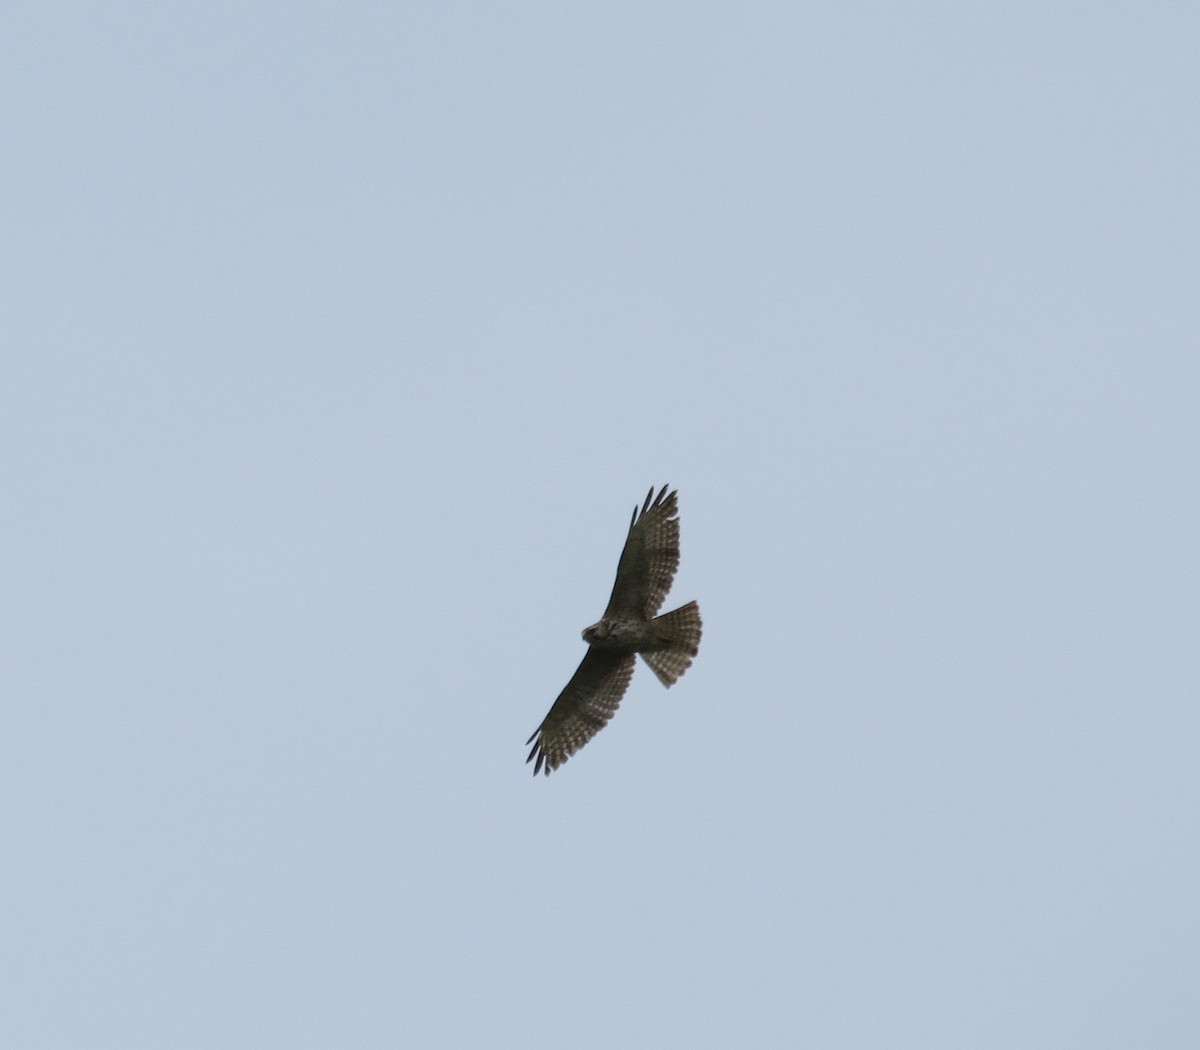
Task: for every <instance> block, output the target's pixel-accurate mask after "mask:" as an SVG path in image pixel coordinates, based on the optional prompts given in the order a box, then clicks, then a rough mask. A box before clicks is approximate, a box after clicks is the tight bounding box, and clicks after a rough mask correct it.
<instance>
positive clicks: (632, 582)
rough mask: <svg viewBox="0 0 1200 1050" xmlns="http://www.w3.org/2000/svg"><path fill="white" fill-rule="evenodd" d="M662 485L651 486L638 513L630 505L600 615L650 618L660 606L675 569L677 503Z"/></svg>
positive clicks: (673, 576)
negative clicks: (626, 532)
mask: <svg viewBox="0 0 1200 1050" xmlns="http://www.w3.org/2000/svg"><path fill="white" fill-rule="evenodd" d="M676 496H677V494H676V493H674V492H667V486H666V485H664V486H663V487H662V488H661V489H660V490H659V493H658V495H657V496H655V495H654V489H651V490H650V492H649V493H648V494H647V496H646V502H645V503H643V504H642V510H641V514H639V513H638V509H637V507H634V508H633V518H632V519H631V520H630V522H629V535H628V536H626V537H625V549H624V550H623V551H621V560H620V561H619V562H618V563H617V582H616V583H614V584H613V590H612V597H611V598H609V599H608V608H607V609H605V610H604V615H605V616H606V617H607V616H617V617H628V618H631V619H641V620H650V619H652V618H653V617H654V615H655V614H656V613H657V612H658V610H659V608H660V607H661V606H662V603H663V599H664V598H666V596H667V591H669V590H670V589H671V581H672V580H673V579H675V570H676V569H678V568H679V517H678V514H679V503H678V500H677V498H676Z"/></svg>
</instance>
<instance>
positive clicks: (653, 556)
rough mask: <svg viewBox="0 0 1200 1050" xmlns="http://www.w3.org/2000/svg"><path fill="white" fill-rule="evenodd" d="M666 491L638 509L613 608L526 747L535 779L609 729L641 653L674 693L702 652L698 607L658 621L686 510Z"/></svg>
mask: <svg viewBox="0 0 1200 1050" xmlns="http://www.w3.org/2000/svg"><path fill="white" fill-rule="evenodd" d="M667 488H668V486H667V485H664V486H663V487H662V488H661V489H660V490H659V493H658V495H657V496H655V495H654V489H653V488H651V489H650V491H649V493H647V495H646V500H645V502H644V503H643V504H642V506H641V510H640V512H639V510H638V508H637V506H636V505H635V506H634V508H633V517H632V518H631V519H630V522H629V535H628V536H626V537H625V549H624V550H622V551H621V560H620V561H619V562H618V563H617V581H616V583H614V584H613V590H612V597H611V598H609V599H608V608H607V609H605V610H604V615H603V616H602V617H601V618H600V619H599V620H598V621H597V622H596V623H594V624H592V625H591V627H585V628H584V629H583V640H584V641H585V642H587V644H588V651H587V653H586V654H585V655H584V657H583V662H582V663H581V664H580V665H579V668H578V670H576V672H575V674H574V675H572V676H571V680H570V681H569V682H568V683H567V685H566V688H565V689H563V691H562V692H561V693H559V694H558V699H557V700H555V701H554V704H553V706H552V707H551V708H550V711H549V713H548V714H547V715H546V717H545V718H544V719H543V720H542V724H541V725H540V726H538V727H537V729H535V730H534V731H533V736H531V737H530V738H529V739H528V740H527V741H525V743H527V744H533V750H532V751H530V752H529V757H528V758H527V759H526V760H525V761H526V762H533V760H534V759H535V758H536V759H537V761H536V762H535V763H534V767H533V775H534V776H537V775H538V773H540V772H541V771H542V770H543V769H544V770H545V772H546V775H547V776H549V775H550V773H551V771H552V770H555V769H557V768H558V767H559V766H561V765H562V764H563V763H564V762H565V761H566V760H567V759H568V758H570V757H571V756H572V755H573V754H575V752H576V751H578V750H579V749H580V748H581V747H583V745H584V744H586V743H587V742H588V741H589V740H591V739H592V737H594V736H595V735H596V734H597V733H599V732H600V730H601V729H603V728H604V727H605V726H606V725H607V724H608V720H609V719H610V718H612V716H613V714H614V713H615V712H616V710H617V707H618V705H619V704H620V703H621V697H623V696H624V695H625V690H626V689H627V688H629V680H630V679H631V678H632V677H633V665H634V663H635V660H634V657H635V655H636V654H638V653H641V655H642V659H643V660H645V661H646V663H647V664H649V665H650V670H652V671H653V672H654V673H655V674H656V675H658V680H659V681H660V682H662V684H663V685H665V686H671V685H673V684H674V683H675V681H676V680H677V679H678V678H679V676H680V675H682V674H683V672H684V671H686V670H687V669H688V668H689V667H690V666H691V663H692V657H694V656H695V655H696V653H697V652H699V650H700V628H701V622H700V606H698V605H697V604H696V603H695V602H688V603H687V605H681V606H680V607H679V608H678V609H675V610H674V611H672V612H669V613H664V614H663V615H662V616H657V615H656V614H657V612H658V610H659V607H660V606H661V605H662V603H663V599H664V598H666V596H667V591H669V590H670V589H671V581H672V580H673V579H674V578H675V570H676V569H678V568H679V517H678V513H679V505H678V502H677V500H676V496H677V493H675V492H668V491H667ZM535 738H536V740H537V743H536V744H534V743H533V742H534V740H535Z"/></svg>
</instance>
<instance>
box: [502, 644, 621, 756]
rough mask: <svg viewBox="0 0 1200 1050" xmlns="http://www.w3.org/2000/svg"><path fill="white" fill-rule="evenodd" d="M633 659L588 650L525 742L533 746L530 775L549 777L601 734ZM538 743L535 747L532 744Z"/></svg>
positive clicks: (611, 713)
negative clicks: (540, 722) (539, 774)
mask: <svg viewBox="0 0 1200 1050" xmlns="http://www.w3.org/2000/svg"><path fill="white" fill-rule="evenodd" d="M635 659H636V658H635V656H634V655H633V654H632V653H630V654H628V655H625V656H622V655H620V654H619V653H610V652H604V651H603V650H601V649H591V648H589V649H588V651H587V652H586V653H585V654H584V657H583V660H582V661H581V662H580V664H579V666H578V667H577V668H576V669H575V673H574V674H573V675H572V676H571V680H570V681H569V682H568V683H567V684H566V686H565V687H564V688H563V691H562V692H561V693H559V694H558V699H557V700H555V701H554V703H553V704H552V705H551V707H550V710H549V712H548V713H547V714H546V717H545V718H544V719H542V724H541V725H540V726H538V727H537V729H535V730H534V731H533V735H532V736H531V737H530V738H529V739H528V740H526V741H525V743H526V744H533V750H532V751H530V752H529V757H528V758H527V759H525V761H526V762H527V763H528V762H534V759H535V758H536V760H537V761H536V762H534V766H533V775H534V776H535V777H536V776H537V775H538V773H541V772H543V771H544V772H545V774H546V776H549V775H550V774H551V773H552V772H553V771H554V770H556V769H557V768H558V767H559V766H561V765H562V764H563V763H564V762H566V760H567V759H568V758H570V757H571V756H572V755H573V754H575V752H576V751H578V750H579V749H580V748H581V747H583V745H584V744H586V743H587V742H588V741H589V740H591V739H592V737H594V736H595V735H596V734H597V733H599V732H600V730H601V729H603V728H604V727H605V726H606V725H608V721H609V719H610V718H612V716H613V715H614V714H615V713H616V710H617V708H618V707H619V706H620V703H621V698H622V697H623V696H624V695H625V690H626V689H628V688H629V681H630V679H631V678H632V677H633V665H634V661H635ZM535 740H536V741H537V743H534V741H535Z"/></svg>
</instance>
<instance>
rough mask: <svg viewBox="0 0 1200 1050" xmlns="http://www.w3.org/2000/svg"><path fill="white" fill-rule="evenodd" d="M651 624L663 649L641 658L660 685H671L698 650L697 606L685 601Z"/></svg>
mask: <svg viewBox="0 0 1200 1050" xmlns="http://www.w3.org/2000/svg"><path fill="white" fill-rule="evenodd" d="M650 625H651V626H652V627H653V628H654V630H655V632H656V633H657V634H658V636H659V637H660V638H661V639H662V640H663V642H665V643H666V646H665V648H662V649H651V650H650V651H649V652H647V651H645V650H643V651H642V659H643V660H645V661H646V663H648V664H649V665H650V670H651V671H653V672H654V673H655V674H656V675H658V680H659V681H660V682H662V684H663V685H666V686H670V685H674V684H675V681H676V679H678V678H679V676H680V675H681V674H683V672H684V671H686V670H687V669H688V668H689V667H691V666H692V657H693V656H695V655H696V653H698V652H699V651H700V627H701V623H700V606H698V605H697V604H696V603H695V602H688V603H687V605H681V606H680V607H679V608H678V609H675V610H674V611H673V612H669V613H663V614H662V616H656V617H655V618H654V619H653V620H651V621H650Z"/></svg>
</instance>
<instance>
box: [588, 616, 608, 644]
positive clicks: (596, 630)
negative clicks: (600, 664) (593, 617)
mask: <svg viewBox="0 0 1200 1050" xmlns="http://www.w3.org/2000/svg"><path fill="white" fill-rule="evenodd" d="M608 635H609V628H608V623H607V622H606V621H604V620H601V621H600V622H599V623H594V624H592V626H591V627H585V628H584V629H583V640H584V641H585V642H587V643H588V644H589V645H590V644H591V643H592V642H598V641H601V640H602V639H604V638H607V637H608Z"/></svg>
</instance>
